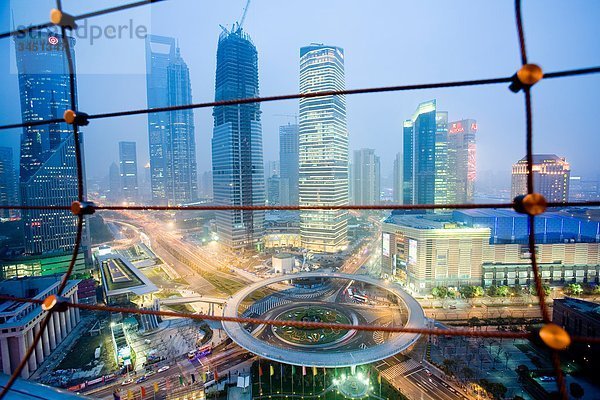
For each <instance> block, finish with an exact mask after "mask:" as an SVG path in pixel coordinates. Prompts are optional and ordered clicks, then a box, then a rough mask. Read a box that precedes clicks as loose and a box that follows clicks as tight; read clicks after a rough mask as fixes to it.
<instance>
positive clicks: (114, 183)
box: [106, 162, 123, 203]
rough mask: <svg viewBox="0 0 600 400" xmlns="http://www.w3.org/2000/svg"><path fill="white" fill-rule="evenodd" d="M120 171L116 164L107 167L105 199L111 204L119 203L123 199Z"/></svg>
mask: <svg viewBox="0 0 600 400" xmlns="http://www.w3.org/2000/svg"><path fill="white" fill-rule="evenodd" d="M121 186H122V182H121V171H120V169H119V166H118V165H117V163H116V162H113V163H112V164H110V167H108V193H107V195H106V197H107V198H108V200H110V201H111V202H113V203H117V202H120V201H121V200H122V198H123V196H121Z"/></svg>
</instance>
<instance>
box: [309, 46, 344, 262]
mask: <svg viewBox="0 0 600 400" xmlns="http://www.w3.org/2000/svg"><path fill="white" fill-rule="evenodd" d="M344 86H345V84H344V51H343V49H341V48H340V47H336V46H326V45H322V44H311V45H310V46H306V47H303V48H301V49H300V93H312V92H318V91H326V90H343V89H344ZM299 165H300V168H299V170H300V172H299V196H300V205H301V206H302V205H311V206H319V205H328V206H331V205H335V206H342V205H347V204H348V131H347V128H346V98H345V96H322V97H314V98H302V99H300V126H299ZM347 217H348V212H347V211H345V210H333V211H331V210H329V211H328V210H305V211H302V212H301V213H300V236H301V240H302V246H303V247H305V248H307V249H309V250H312V251H317V252H336V251H338V250H341V249H343V248H344V247H345V246H346V242H347V235H348V221H347Z"/></svg>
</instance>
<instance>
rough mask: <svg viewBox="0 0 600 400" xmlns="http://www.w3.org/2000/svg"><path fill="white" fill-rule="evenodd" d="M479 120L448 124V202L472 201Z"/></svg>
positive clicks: (465, 120)
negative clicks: (476, 134) (476, 135)
mask: <svg viewBox="0 0 600 400" xmlns="http://www.w3.org/2000/svg"><path fill="white" fill-rule="evenodd" d="M476 132H477V121H475V120H474V119H463V120H460V121H456V122H451V123H450V124H448V177H447V182H448V196H447V197H448V203H472V202H473V192H474V190H473V187H474V183H475V170H476V158H475V155H476V144H475V133H476Z"/></svg>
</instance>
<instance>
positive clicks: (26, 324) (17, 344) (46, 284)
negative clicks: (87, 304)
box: [0, 275, 80, 379]
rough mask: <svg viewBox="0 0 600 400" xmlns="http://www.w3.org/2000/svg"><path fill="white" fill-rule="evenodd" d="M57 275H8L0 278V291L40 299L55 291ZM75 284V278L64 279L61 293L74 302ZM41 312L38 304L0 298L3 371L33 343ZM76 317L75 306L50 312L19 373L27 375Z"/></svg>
mask: <svg viewBox="0 0 600 400" xmlns="http://www.w3.org/2000/svg"><path fill="white" fill-rule="evenodd" d="M61 278H62V276H61V275H53V276H46V277H27V278H18V279H9V280H5V281H2V282H0V293H2V294H4V295H9V296H14V297H28V298H32V299H36V300H43V299H45V298H46V297H48V296H49V295H52V294H56V293H57V292H58V287H59V286H60V282H61ZM77 284H78V281H77V280H70V281H68V282H67V286H66V287H65V289H64V291H63V293H62V296H63V297H66V298H67V299H68V300H69V302H71V303H78V296H77ZM44 316H45V313H44V312H43V311H42V307H41V305H39V304H35V303H22V302H15V301H6V300H1V301H0V362H1V365H2V372H3V373H5V374H7V375H11V374H12V372H13V371H14V370H15V369H16V368H17V366H18V365H19V363H20V362H21V360H22V359H23V358H24V356H25V353H26V351H27V349H28V348H29V347H30V346H31V344H32V343H33V338H34V336H35V335H36V334H37V333H38V332H39V330H40V325H41V322H42V320H43V319H44ZM79 320H80V315H79V309H78V308H73V307H69V308H68V309H67V311H64V312H56V313H53V314H52V316H51V317H50V321H49V323H48V325H47V327H46V329H45V330H44V332H43V333H42V337H41V340H40V341H39V342H38V344H37V345H36V346H35V348H34V351H33V353H32V354H31V357H29V361H28V362H27V363H26V364H25V368H23V372H21V377H22V378H25V379H27V378H29V376H30V375H31V374H33V373H34V372H35V370H36V369H37V368H38V367H39V366H40V365H41V364H42V363H43V362H44V360H45V359H46V358H47V357H49V356H50V355H51V354H52V353H53V351H54V350H55V349H56V348H57V347H58V346H59V345H60V343H61V342H62V341H63V340H65V338H66V337H67V336H68V335H69V333H70V332H71V331H72V330H73V329H74V328H75V326H76V325H77V324H78V323H79Z"/></svg>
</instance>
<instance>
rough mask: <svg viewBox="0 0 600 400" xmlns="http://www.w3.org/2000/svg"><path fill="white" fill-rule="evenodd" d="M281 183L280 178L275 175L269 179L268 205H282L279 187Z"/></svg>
mask: <svg viewBox="0 0 600 400" xmlns="http://www.w3.org/2000/svg"><path fill="white" fill-rule="evenodd" d="M280 184H281V182H280V179H279V176H277V175H273V176H271V177H270V178H267V204H268V205H270V206H275V205H278V204H280V198H279V186H280Z"/></svg>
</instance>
